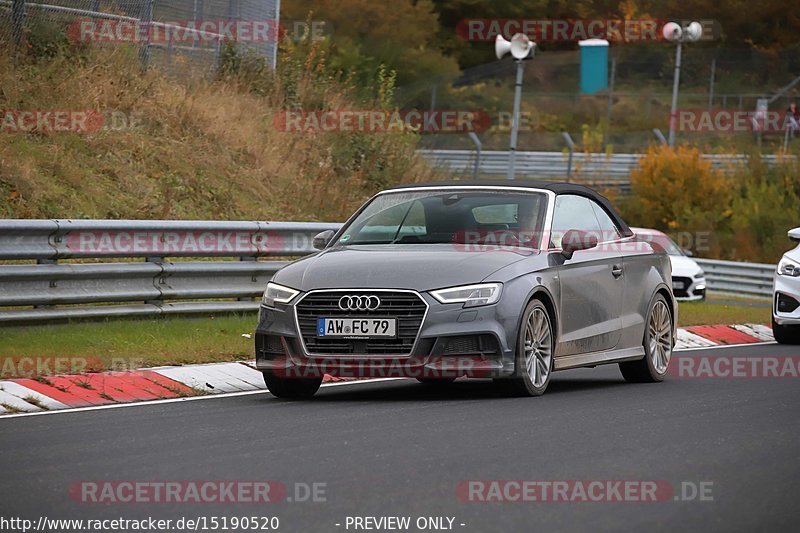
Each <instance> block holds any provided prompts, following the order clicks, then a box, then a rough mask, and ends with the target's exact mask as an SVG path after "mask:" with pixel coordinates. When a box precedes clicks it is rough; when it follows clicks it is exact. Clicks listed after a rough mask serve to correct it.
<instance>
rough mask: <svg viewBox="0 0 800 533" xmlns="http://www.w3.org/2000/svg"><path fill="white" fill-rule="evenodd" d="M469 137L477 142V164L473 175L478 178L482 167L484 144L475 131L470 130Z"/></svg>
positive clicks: (473, 169)
mask: <svg viewBox="0 0 800 533" xmlns="http://www.w3.org/2000/svg"><path fill="white" fill-rule="evenodd" d="M468 135H469V138H470V139H472V142H474V143H475V166H474V167H473V168H472V177H473V178H477V177H478V172H479V171H480V168H481V149H482V148H483V145H482V144H481V140H480V139H479V138H478V136H477V135H476V134H475V132H474V131H471V132H469V134H468Z"/></svg>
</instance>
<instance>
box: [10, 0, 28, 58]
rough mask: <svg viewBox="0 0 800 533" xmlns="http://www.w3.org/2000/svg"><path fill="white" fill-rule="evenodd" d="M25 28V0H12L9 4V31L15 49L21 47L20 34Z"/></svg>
mask: <svg viewBox="0 0 800 533" xmlns="http://www.w3.org/2000/svg"><path fill="white" fill-rule="evenodd" d="M24 28H25V0H14V3H13V4H12V5H11V32H12V35H13V38H14V45H15V46H16V47H17V50H20V49H21V48H22V34H23V29H24Z"/></svg>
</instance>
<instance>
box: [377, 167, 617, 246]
mask: <svg viewBox="0 0 800 533" xmlns="http://www.w3.org/2000/svg"><path fill="white" fill-rule="evenodd" d="M416 187H436V188H442V189H446V188H448V187H519V188H525V189H544V190H547V191H553V192H554V193H556V194H575V195H577V196H584V197H586V198H590V199H592V200H594V201H595V202H597V203H598V204H600V205H601V206H602V207H603V209H605V210H606V212H607V213H608V216H610V217H611V219H612V220H613V221H614V222H615V223H616V224H617V227H619V229H620V230H621V231H622V234H623V236H624V237H630V236H631V235H633V231H631V229H630V228H629V227H628V225H627V224H626V223H625V221H624V220H622V217H620V216H619V213H617V210H616V209H614V207H613V206H612V205H611V202H609V201H608V199H607V198H606V197H605V196H603V195H602V194H600V193H598V192H597V191H595V190H594V189H590V188H589V187H586V186H585V185H580V184H578V183H564V182H559V181H536V180H453V181H434V182H428V183H409V184H406V185H396V186H394V187H390V188H389V189H387V190H390V191H391V190H393V189H413V188H416Z"/></svg>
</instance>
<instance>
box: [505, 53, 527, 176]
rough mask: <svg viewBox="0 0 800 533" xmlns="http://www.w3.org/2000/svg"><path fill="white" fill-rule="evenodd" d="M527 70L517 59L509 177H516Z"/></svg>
mask: <svg viewBox="0 0 800 533" xmlns="http://www.w3.org/2000/svg"><path fill="white" fill-rule="evenodd" d="M524 71H525V63H523V62H522V60H521V59H517V82H516V84H515V85H514V116H513V117H512V118H511V120H512V123H511V146H510V147H509V150H508V179H510V180H513V179H514V173H515V170H516V169H515V168H514V167H515V165H516V158H517V136H518V134H519V108H520V103H521V100H522V74H523V73H524Z"/></svg>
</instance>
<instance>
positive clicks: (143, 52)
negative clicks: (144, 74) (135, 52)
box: [139, 0, 155, 67]
mask: <svg viewBox="0 0 800 533" xmlns="http://www.w3.org/2000/svg"><path fill="white" fill-rule="evenodd" d="M154 2H155V0H144V1H143V2H142V7H141V13H140V15H139V18H140V19H141V21H142V22H143V23H144V24H143V26H144V28H145V38H144V40H143V41H142V44H141V45H140V47H139V59H140V60H141V61H142V65H144V66H145V67H146V66H147V64H148V63H149V62H150V35H151V33H152V26H151V24H150V23H151V22H152V21H153V3H154Z"/></svg>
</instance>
